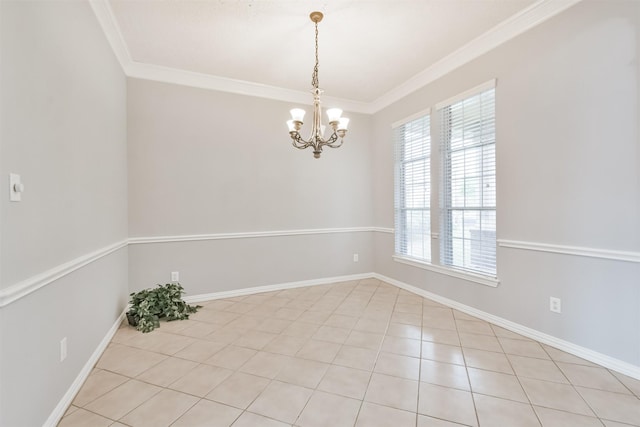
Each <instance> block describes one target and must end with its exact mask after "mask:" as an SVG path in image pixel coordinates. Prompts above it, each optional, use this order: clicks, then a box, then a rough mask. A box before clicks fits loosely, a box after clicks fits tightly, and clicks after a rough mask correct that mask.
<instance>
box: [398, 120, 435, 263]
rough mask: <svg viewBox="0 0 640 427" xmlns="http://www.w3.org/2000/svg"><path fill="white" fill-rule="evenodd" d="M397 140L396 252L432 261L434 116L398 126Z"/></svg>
mask: <svg viewBox="0 0 640 427" xmlns="http://www.w3.org/2000/svg"><path fill="white" fill-rule="evenodd" d="M394 140H395V151H396V155H395V175H396V176H395V186H396V187H395V230H396V233H395V239H396V242H395V251H396V254H398V255H403V256H408V257H411V258H416V259H419V260H422V261H431V211H430V199H431V126H430V116H429V115H428V114H427V115H423V116H421V117H419V118H417V119H413V120H411V121H408V122H405V123H403V124H400V125H397V127H395V129H394Z"/></svg>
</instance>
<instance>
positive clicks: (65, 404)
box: [43, 309, 126, 427]
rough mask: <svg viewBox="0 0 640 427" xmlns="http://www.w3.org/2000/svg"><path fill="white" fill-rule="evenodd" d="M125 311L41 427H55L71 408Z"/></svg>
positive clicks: (116, 329)
mask: <svg viewBox="0 0 640 427" xmlns="http://www.w3.org/2000/svg"><path fill="white" fill-rule="evenodd" d="M125 311H126V309H125ZM125 311H123V312H122V313H121V314H120V316H118V318H117V319H116V321H115V323H114V324H113V326H111V328H110V329H109V331H108V332H107V334H106V335H105V336H104V338H102V341H100V344H98V347H97V348H96V349H95V351H94V352H93V354H92V355H91V357H90V358H89V360H87V363H85V364H84V367H83V368H82V370H81V371H80V373H79V374H78V376H77V377H76V379H75V380H74V381H73V383H72V384H71V387H69V389H68V390H67V392H66V393H65V394H64V396H63V397H62V399H61V400H60V402H58V405H56V407H55V409H54V410H53V412H52V413H51V415H49V418H48V419H47V421H45V423H44V425H43V427H55V426H57V425H58V423H59V422H60V420H61V419H62V417H63V416H64V413H65V412H66V411H67V408H69V406H71V403H72V402H73V399H74V398H75V397H76V394H78V392H79V391H80V388H81V387H82V385H83V384H84V382H85V381H86V380H87V378H88V377H89V374H91V371H92V370H93V367H94V366H95V364H96V363H98V359H100V356H102V353H103V352H104V351H105V350H106V349H107V346H108V345H109V343H110V342H111V339H112V338H113V336H114V335H115V334H116V332H117V331H118V328H119V327H120V324H121V323H122V319H124V313H125Z"/></svg>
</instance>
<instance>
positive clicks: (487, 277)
mask: <svg viewBox="0 0 640 427" xmlns="http://www.w3.org/2000/svg"><path fill="white" fill-rule="evenodd" d="M495 88H496V79H492V80H490V81H487V82H485V83H483V84H480V85H478V86H476V87H473V88H471V89H469V90H467V91H464V92H462V93H459V94H457V95H456V96H454V97H451V98H448V99H446V100H444V101H441V102H438V103H437V104H435V105H432V106H431V107H430V108H428V109H426V110H422V111H420V112H418V113H416V114H413V115H411V116H409V117H407V118H405V119H403V120H400V121H397V122H395V123H393V124H392V130H393V141H394V154H395V157H394V179H395V182H394V224H395V225H396V229H394V255H393V256H392V259H393V260H394V261H396V262H399V263H402V264H407V265H410V266H413V267H417V268H421V269H424V270H428V271H433V272H436V273H439V274H443V275H447V276H452V277H456V278H459V279H463V280H466V281H470V282H474V283H478V284H482V285H486V286H490V287H497V286H498V285H499V283H500V280H499V279H498V277H497V273H498V259H497V258H498V257H497V255H498V253H497V235H496V257H495V265H496V273H495V275H492V274H486V273H483V272H479V271H473V270H467V269H462V268H458V267H455V266H451V265H446V264H443V263H442V261H441V258H442V255H441V253H442V250H443V245H442V239H444V238H446V236H443V231H444V230H443V229H442V227H441V224H442V222H443V213H442V207H443V206H442V194H443V193H444V186H443V182H442V177H443V176H442V175H443V170H442V169H443V164H442V161H443V160H442V156H443V155H442V138H443V135H440V134H441V129H440V121H441V116H440V110H442V108H444V107H447V106H448V105H451V104H453V103H456V102H459V101H461V100H464V99H466V98H468V97H471V96H475V95H478V94H480V93H482V92H484V91H486V90H489V89H495ZM494 95H495V94H494ZM494 105H495V104H494ZM423 116H429V117H430V119H431V123H430V144H431V149H430V154H431V156H430V158H431V165H430V173H431V175H430V194H431V201H430V202H431V203H430V207H429V209H430V213H431V215H430V224H429V228H430V241H431V257H430V260H424V259H419V258H415V257H412V256H409V255H407V254H403V253H400V252H398V250H397V249H398V241H399V240H398V239H399V238H401V236H399V235H398V233H399V232H400V231H399V230H398V229H397V226H398V202H399V200H398V198H399V196H400V194H399V183H398V180H399V179H400V176H399V167H398V159H397V156H398V153H397V139H396V134H395V132H396V128H398V127H399V126H402V125H404V124H407V123H409V122H411V121H412V120H415V119H417V118H420V117H423ZM493 119H494V121H495V119H496V110H495V107H494V115H493ZM494 126H495V125H494ZM494 131H495V128H494ZM496 139H497V138H496ZM494 144H495V141H494ZM495 148H497V144H495V145H494V149H495ZM495 166H497V161H496V158H495V157H494V167H495ZM495 175H497V171H496V172H495ZM496 198H497V194H496ZM434 206H435V207H434ZM494 211H495V212H496V215H497V203H496V206H495V209H494ZM496 226H497V224H496ZM496 229H497V227H496ZM496 231H497V230H496ZM438 232H439V233H438Z"/></svg>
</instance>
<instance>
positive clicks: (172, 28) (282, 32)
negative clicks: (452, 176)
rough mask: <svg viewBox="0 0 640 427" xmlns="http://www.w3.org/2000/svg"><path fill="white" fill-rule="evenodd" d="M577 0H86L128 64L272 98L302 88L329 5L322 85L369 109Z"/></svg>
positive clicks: (140, 72) (322, 40)
mask: <svg viewBox="0 0 640 427" xmlns="http://www.w3.org/2000/svg"><path fill="white" fill-rule="evenodd" d="M576 1H577V0H538V1H535V0H331V1H329V0H325V1H306V0H264V1H261V0H199V1H192V0H151V1H141V0H102V2H101V3H102V4H101V5H100V4H98V6H95V5H93V4H92V6H93V7H94V10H95V11H96V14H97V15H98V18H99V19H100V21H101V23H102V25H103V28H104V29H105V32H107V33H108V34H107V36H108V37H109V39H110V42H111V44H112V46H114V44H116V45H118V46H114V50H116V54H117V55H118V56H119V59H120V61H121V62H124V64H123V67H124V68H125V72H126V73H127V74H128V75H132V76H134V77H148V78H152V79H154V76H155V77H156V78H155V79H156V80H172V78H171V77H166V76H170V75H171V76H173V78H174V80H175V79H177V80H180V79H181V77H180V75H182V77H184V78H186V77H185V76H190V79H191V81H192V82H193V81H196V80H197V81H199V82H202V83H203V84H196V83H194V85H196V86H198V85H202V86H207V84H206V82H207V81H209V82H210V83H211V82H213V83H211V84H210V85H209V86H211V85H213V87H212V88H216V89H220V87H219V86H220V85H222V86H224V84H227V85H228V87H229V90H230V91H232V92H234V91H235V92H240V93H242V92H244V93H251V91H252V90H254V89H255V92H256V95H258V96H267V97H274V98H280V99H293V98H298V97H297V96H294V94H299V93H304V94H305V96H306V98H309V99H310V95H308V90H309V89H311V72H312V70H313V64H314V24H313V22H311V20H310V19H309V13H310V12H312V11H314V10H319V11H321V12H323V13H324V15H325V16H324V19H323V21H322V22H320V23H319V59H320V66H319V81H320V87H321V88H322V89H324V90H325V95H327V96H328V97H331V98H337V99H340V100H343V101H345V102H347V103H350V105H348V106H347V107H346V108H347V109H348V108H349V107H352V108H351V109H353V110H361V111H364V112H370V111H366V110H371V108H367V106H369V107H371V106H372V105H374V104H375V103H378V104H381V102H382V103H384V101H385V99H387V101H389V100H390V97H391V98H393V94H394V93H398V91H399V90H400V91H404V92H410V91H412V90H415V89H417V87H413V86H416V84H418V85H420V84H422V83H424V80H425V78H427V79H428V78H433V77H437V76H435V74H437V72H438V69H439V68H442V65H443V64H445V65H446V63H447V61H449V62H451V64H450V65H449V67H455V64H456V61H453V62H452V61H451V60H452V59H454V60H455V59H456V56H458V57H460V56H461V54H463V56H464V54H465V52H466V51H469V50H470V48H471V49H473V51H474V52H475V54H476V56H477V55H478V54H481V53H484V52H483V51H482V50H484V51H486V50H488V49H489V48H491V47H495V45H497V44H499V43H501V42H504V41H505V40H506V39H508V38H510V37H513V36H514V35H516V34H519V33H520V32H522V31H524V30H526V29H528V28H530V27H531V26H533V25H536V24H537V23H538V22H541V20H543V19H542V18H544V19H546V17H548V16H551V15H553V14H555V13H558V11H559V10H561V8H559V7H558V6H557V5H558V4H561V5H563V7H562V9H564V8H566V7H568V5H571V4H573V3H575V2H576ZM92 3H94V2H92ZM98 3H100V1H98ZM553 3H556V6H555V7H553V8H552V9H553V13H549V11H548V9H549V8H550V5H551V4H553ZM96 7H97V8H98V9H96ZM100 8H102V9H100ZM541 17H542V18H541ZM106 20H108V21H109V22H106ZM105 22H106V24H105ZM505 30H508V31H505ZM502 33H505V34H502ZM496 36H499V37H498V38H496ZM494 39H495V40H494ZM465 49H466V50H465ZM466 56H469V53H468V52H467V53H466ZM462 59H463V60H464V58H462ZM471 59H472V58H471ZM467 60H468V59H467ZM457 62H460V58H458V59H457ZM463 62H464V61H463ZM458 65H461V64H458ZM127 70H129V72H127ZM434 71H435V72H436V73H435V74H434ZM162 76H165V77H162ZM425 76H426V77H425ZM429 76H431V77H429ZM421 77H422V78H421ZM412 81H413V84H412V85H410V86H411V87H408V86H407V84H408V82H409V83H410V82H412ZM214 83H215V84H214ZM187 84H188V83H187ZM233 87H242V88H243V89H241V90H233V89H232V88H233ZM412 87H413V89H412ZM403 88H404V89H403ZM272 94H273V96H272ZM278 94H279V95H278ZM306 98H305V99H306ZM387 103H389V102H387ZM379 106H380V105H378V106H377V107H379ZM373 109H375V108H373Z"/></svg>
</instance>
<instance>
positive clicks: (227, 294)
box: [184, 273, 374, 304]
mask: <svg viewBox="0 0 640 427" xmlns="http://www.w3.org/2000/svg"><path fill="white" fill-rule="evenodd" d="M371 277H374V273H360V274H350V275H347V276H336V277H325V278H322V279H312V280H301V281H298V282H287V283H280V284H277V285H265V286H255V287H252V288H243V289H235V290H232V291H221V292H213V293H210V294H199V295H193V296H190V297H185V298H184V300H185V301H186V302H188V303H189V304H192V303H196V302H202V301H210V300H214V299H222V298H233V297H239V296H244V295H251V294H260V293H264V292H273V291H282V290H285V289H293V288H302V287H306V286H317V285H327V284H330V283H337V282H346V281H349V280H362V279H368V278H371Z"/></svg>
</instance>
